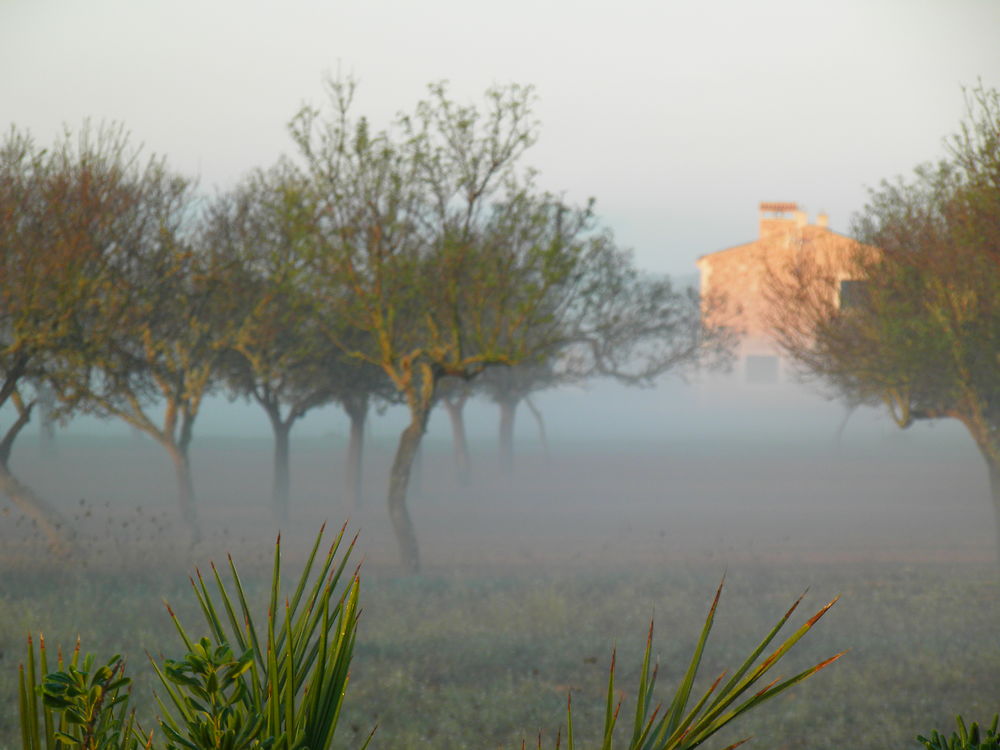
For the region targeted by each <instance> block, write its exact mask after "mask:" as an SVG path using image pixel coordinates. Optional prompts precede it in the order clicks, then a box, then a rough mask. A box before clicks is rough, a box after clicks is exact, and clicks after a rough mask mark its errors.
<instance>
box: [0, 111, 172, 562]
mask: <svg viewBox="0 0 1000 750" xmlns="http://www.w3.org/2000/svg"><path fill="white" fill-rule="evenodd" d="M175 188H177V183H176V182H174V180H173V178H171V177H170V176H168V175H167V174H166V172H165V171H164V169H163V167H162V163H161V162H160V161H159V160H157V159H156V158H155V157H150V158H148V159H143V158H141V154H140V152H139V150H138V149H135V148H133V147H132V146H131V145H130V144H129V139H128V135H127V133H126V132H125V131H124V130H123V129H122V128H121V127H118V126H101V127H97V128H93V127H91V126H89V125H85V126H84V127H83V128H81V129H80V131H79V132H78V133H77V134H76V135H74V134H73V133H71V132H70V131H68V130H67V131H66V132H65V133H64V134H63V136H62V137H61V138H60V139H59V140H58V141H57V142H56V144H55V145H54V147H53V148H52V149H50V150H41V149H39V148H37V147H36V146H35V144H34V143H33V141H32V140H31V139H30V137H29V136H28V135H26V134H24V133H21V132H19V131H17V130H14V129H12V130H11V131H10V133H9V135H8V136H7V138H6V139H5V141H4V143H3V145H2V147H0V251H2V253H0V372H2V385H0V407H2V406H4V405H6V404H11V405H13V407H14V408H15V411H16V413H17V418H16V420H15V421H14V423H13V424H12V425H11V426H10V427H9V428H8V429H7V431H6V433H5V434H4V435H3V438H2V440H0V480H2V483H3V486H4V491H5V492H6V493H7V494H8V495H9V496H10V497H11V499H12V500H13V501H14V502H15V504H17V505H18V507H19V508H21V509H22V511H24V512H25V513H26V514H27V515H29V516H30V517H31V518H32V519H33V520H34V521H35V522H36V523H37V524H39V526H40V527H41V529H42V530H43V532H44V533H45V534H46V535H47V536H48V538H49V540H50V542H51V543H52V544H53V546H55V547H57V548H59V549H63V550H65V549H66V548H67V547H68V544H69V540H70V537H71V535H72V532H71V530H70V529H69V527H68V526H67V525H65V524H64V523H63V521H62V519H61V518H60V517H59V515H58V514H57V513H56V512H55V511H54V510H53V509H52V508H51V507H50V506H48V505H47V504H46V503H44V502H43V501H42V500H41V499H40V498H38V497H37V496H35V495H34V493H32V492H31V490H30V489H29V488H28V487H26V486H25V485H23V484H22V483H21V482H19V481H18V480H17V479H16V478H15V477H14V476H13V475H12V474H11V473H10V468H9V459H10V451H11V448H12V446H13V443H14V440H15V439H16V437H17V435H18V433H19V432H20V431H21V430H22V429H23V428H24V426H25V425H26V424H27V423H28V421H29V419H30V417H31V413H32V410H33V408H34V407H35V405H36V403H37V401H38V398H39V393H40V392H42V391H44V392H46V393H48V394H51V399H52V401H53V411H52V413H51V416H52V417H54V418H59V417H66V416H68V415H69V414H71V413H73V412H74V411H76V410H79V409H81V408H83V407H84V406H85V405H86V398H87V395H88V394H87V389H86V388H85V387H83V386H82V384H81V381H80V374H81V373H82V372H86V371H87V370H88V368H89V367H91V366H92V365H93V363H94V362H95V361H96V359H97V357H98V352H99V351H101V350H102V348H103V347H104V346H105V345H106V344H107V343H108V336H109V335H110V334H111V332H112V331H115V330H116V329H117V327H118V326H119V325H120V319H119V318H118V317H107V318H105V317H103V316H105V315H106V314H107V312H108V311H107V310H106V309H105V308H104V307H103V306H102V300H103V299H105V298H106V296H107V292H108V290H109V289H111V288H113V287H114V281H113V280H112V277H113V274H112V269H111V263H112V256H114V255H116V254H118V253H125V252H131V251H134V250H135V249H136V248H137V247H138V246H139V245H142V244H143V243H144V242H146V241H148V240H149V238H150V237H157V236H159V235H160V233H161V232H162V231H163V230H164V227H163V226H162V225H161V224H160V223H159V219H160V218H161V217H162V216H163V213H162V211H161V209H162V208H163V207H164V205H165V203H164V202H165V201H166V202H169V201H170V200H171V198H172V197H173V196H174V194H175V192H176V190H175Z"/></svg>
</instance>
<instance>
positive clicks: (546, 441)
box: [524, 397, 549, 462]
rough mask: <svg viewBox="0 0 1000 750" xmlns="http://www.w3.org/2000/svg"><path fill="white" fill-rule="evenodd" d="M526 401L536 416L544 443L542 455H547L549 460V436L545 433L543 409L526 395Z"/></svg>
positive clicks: (539, 433) (546, 457)
mask: <svg viewBox="0 0 1000 750" xmlns="http://www.w3.org/2000/svg"><path fill="white" fill-rule="evenodd" d="M524 403H525V404H527V406H528V409H529V410H530V411H531V414H532V416H533V417H534V418H535V422H536V423H537V424H538V439H539V440H540V441H541V443H542V455H544V456H545V460H546V462H547V461H548V460H549V437H548V435H547V434H546V433H545V417H543V416H542V412H541V410H540V409H539V408H538V407H537V406H535V403H534V402H533V401H532V400H531V399H530V398H527V397H525V399H524Z"/></svg>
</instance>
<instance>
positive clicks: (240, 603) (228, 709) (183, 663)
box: [19, 529, 1000, 750]
mask: <svg viewBox="0 0 1000 750" xmlns="http://www.w3.org/2000/svg"><path fill="white" fill-rule="evenodd" d="M343 535H344V529H341V531H340V533H339V534H338V535H337V537H336V539H335V540H334V541H333V543H332V544H331V545H330V548H329V551H328V552H327V554H326V557H325V559H323V561H322V562H320V563H319V564H318V565H316V564H315V563H316V558H317V553H318V551H319V549H320V544H321V541H322V537H323V531H322V529H321V530H320V533H319V535H318V536H317V538H316V542H315V544H314V545H313V547H312V550H311V552H310V554H309V556H308V559H307V561H306V564H305V567H304V570H303V572H302V574H301V575H300V576H299V579H298V582H297V584H296V586H295V590H294V592H293V593H292V594H291V596H290V597H285V596H283V595H282V594H281V591H280V574H281V539H280V537H279V538H278V542H277V543H276V545H275V551H274V564H273V568H272V577H271V588H270V599H269V603H268V609H267V615H266V618H265V620H264V623H263V628H262V629H258V627H257V626H256V625H255V623H254V619H253V617H252V616H251V612H250V607H249V605H248V602H247V596H246V594H245V592H244V589H243V585H242V584H241V582H240V577H239V574H238V572H237V570H236V566H235V564H234V563H233V561H232V558H229V571H230V574H231V579H232V582H231V584H230V587H229V588H227V586H226V585H225V584H224V583H223V580H222V577H221V575H220V574H219V571H218V570H217V569H216V567H215V565H214V564H213V565H212V568H211V572H212V574H211V578H210V581H209V582H206V580H205V579H204V578H203V577H202V575H201V573H200V572H198V573H197V575H196V577H195V578H193V579H192V581H191V583H192V586H193V588H194V591H195V595H196V598H197V600H198V604H199V606H200V608H201V612H202V614H203V616H204V620H205V624H206V626H207V628H208V631H209V635H208V636H203V637H201V638H199V639H198V640H194V639H192V638H191V637H190V636H189V634H188V632H187V630H186V629H185V628H184V627H183V625H182V624H181V622H180V620H179V619H178V617H177V616H176V614H175V613H174V612H173V610H171V609H170V608H169V606H168V608H167V609H168V612H169V616H170V618H171V620H172V621H173V624H174V626H175V628H176V630H177V633H178V634H179V636H180V638H181V641H182V642H183V644H184V647H185V649H186V654H185V656H184V657H183V658H182V659H179V660H171V659H165V660H163V663H162V664H157V663H156V662H155V661H152V660H151V661H152V666H153V669H154V670H155V672H156V675H157V676H158V677H159V681H160V684H161V686H162V689H163V691H164V694H163V695H162V696H157V702H158V704H159V708H160V712H161V718H160V720H159V723H160V727H161V730H162V735H163V738H164V740H165V744H164V745H163V747H164V748H165V749H166V750H306V749H307V748H308V749H309V750H327V749H328V748H329V747H330V746H331V744H332V742H333V738H334V733H335V731H336V728H337V724H338V721H339V718H340V713H341V708H342V706H343V702H344V697H345V695H346V691H347V685H348V681H349V675H348V667H349V666H350V662H351V658H352V655H353V652H354V644H355V637H356V632H357V622H358V590H359V579H358V573H357V570H355V571H354V573H353V574H352V575H351V576H349V577H345V576H344V575H343V574H344V571H345V567H346V565H347V560H348V557H349V555H350V552H351V550H352V549H353V546H354V542H353V541H352V542H351V543H350V545H348V546H347V549H346V550H345V552H344V554H342V555H339V554H338V553H339V550H340V547H341V543H342V540H343ZM314 567H315V573H314V572H313V571H314ZM342 580H344V583H343V585H341V581H342ZM721 593H722V584H720V585H719V588H718V590H717V591H716V592H715V597H714V599H713V601H712V603H711V605H710V607H709V611H708V615H707V617H706V619H705V623H704V625H703V627H702V630H701V634H700V637H699V639H698V642H697V644H696V646H695V649H694V653H693V654H692V656H691V660H690V662H689V664H688V667H687V670H686V671H685V673H684V674H683V675H682V677H681V679H680V682H679V684H678V686H677V689H676V690H675V692H674V693H673V695H672V696H670V698H669V700H668V701H667V702H666V703H664V704H659V705H656V706H655V707H654V705H653V691H654V687H655V684H656V679H657V671H658V670H657V667H656V665H654V664H652V661H651V654H652V643H653V626H652V624H650V628H649V635H648V638H647V640H646V649H645V653H644V656H643V661H642V668H641V673H640V677H639V685H638V689H637V691H636V706H635V717H634V721H633V724H632V728H631V733H630V735H629V738H628V741H627V747H628V748H629V750H686V749H687V748H693V747H695V746H698V745H700V744H702V743H703V742H705V741H706V740H707V739H709V738H710V737H712V736H713V735H714V734H715V733H717V732H718V731H719V730H721V729H722V728H723V727H725V726H727V725H728V724H729V723H730V722H732V721H734V720H735V719H736V718H738V717H739V716H741V715H742V714H744V713H746V712H747V711H750V710H751V709H754V708H756V707H757V706H759V705H761V704H762V703H763V702H765V701H767V700H769V699H771V698H773V697H775V696H777V695H779V694H780V693H782V692H784V691H785V690H787V689H788V688H790V687H792V686H793V685H796V684H798V683H799V682H801V681H803V680H805V679H806V678H808V677H810V676H811V675H813V674H815V673H816V672H818V671H819V670H821V669H823V668H824V667H826V666H827V665H829V664H831V663H832V662H834V661H836V660H837V659H838V658H840V656H841V655H842V653H841V654H837V655H835V656H832V657H830V658H829V659H826V660H824V661H822V662H820V663H819V664H816V665H815V666H813V667H810V668H809V669H806V670H804V671H802V672H799V673H798V674H796V675H793V676H792V677H789V678H786V679H781V678H778V679H770V678H769V673H770V672H771V670H772V669H773V668H774V666H775V665H776V664H777V663H778V662H779V661H780V660H781V659H782V658H783V657H784V656H785V654H786V653H787V652H788V651H789V650H790V649H791V648H792V646H794V645H795V644H796V643H797V642H798V641H799V640H800V639H801V638H802V637H803V636H804V635H805V634H806V633H807V632H808V631H809V630H810V629H811V628H812V627H813V626H814V625H815V624H816V622H817V621H818V620H819V619H820V618H821V617H822V616H823V615H824V614H825V613H826V612H827V610H829V608H830V607H831V606H832V605H833V604H834V602H835V601H836V600H834V601H831V602H830V603H829V604H827V605H826V606H825V607H823V608H822V609H820V610H819V611H818V612H817V613H816V614H814V615H813V616H812V617H810V618H809V619H808V620H807V621H806V622H805V623H803V624H802V625H801V626H799V628H798V629H796V630H795V631H794V632H793V633H792V634H791V635H790V636H788V637H787V638H786V639H785V640H784V641H782V642H781V643H780V644H779V645H778V646H777V647H775V648H774V649H773V651H771V653H770V654H769V655H768V656H766V657H765V658H763V659H761V657H762V655H763V654H764V652H765V650H767V648H768V647H769V646H770V644H771V643H772V642H774V640H775V638H776V637H777V635H778V633H779V631H781V630H782V628H783V627H784V626H785V624H786V623H787V622H788V620H789V619H790V618H791V616H792V614H793V613H794V612H795V610H796V608H797V607H798V605H799V603H800V602H801V600H802V597H799V599H798V600H797V601H796V602H795V603H794V604H793V605H792V606H791V607H790V608H789V609H788V611H787V612H785V614H784V615H783V616H782V617H781V618H780V619H779V620H778V621H777V623H776V624H775V625H774V626H773V628H772V629H771V630H770V631H769V632H768V633H767V635H766V636H765V637H764V638H763V639H762V640H761V641H760V643H759V644H758V645H757V646H756V648H754V650H753V651H752V652H751V653H750V655H749V656H748V657H747V658H746V659H745V660H744V661H743V662H742V663H741V664H740V665H739V666H738V667H737V668H736V669H735V670H734V671H733V672H732V674H731V675H730V676H728V679H727V674H726V673H723V674H721V675H719V677H718V678H716V680H715V681H714V682H713V683H712V684H711V686H710V687H709V688H708V689H707V690H706V691H705V692H704V693H703V694H701V695H700V696H699V697H698V698H697V699H696V700H695V701H694V703H693V705H692V691H693V685H694V682H695V679H696V677H697V676H698V671H699V667H700V665H701V659H702V654H703V653H704V650H705V646H706V643H707V641H708V636H709V633H710V632H711V629H712V625H713V623H714V621H715V613H716V609H717V607H718V603H719V598H720V596H721ZM93 664H94V658H93V657H92V656H89V655H88V656H86V657H84V658H83V660H82V662H81V661H80V650H79V644H77V647H76V649H75V650H74V651H73V654H72V657H71V658H70V660H69V661H68V663H64V660H63V658H62V654H61V653H60V654H59V656H58V658H57V663H56V665H55V666H56V671H54V672H51V673H50V672H49V665H48V662H47V654H46V649H45V642H44V640H43V639H41V638H40V639H39V643H38V650H37V653H36V650H35V647H34V645H33V642H32V639H31V638H29V639H28V650H27V660H26V665H22V667H21V671H20V677H19V714H20V723H21V735H22V747H23V750H61V746H65V747H66V748H69V750H139V749H140V748H146V750H149V749H150V748H152V747H153V744H154V734H153V732H148V733H147V732H144V731H143V730H142V729H141V728H140V727H139V726H138V723H137V722H136V719H135V712H134V710H133V709H131V707H130V706H129V699H130V694H129V693H128V692H127V688H128V686H129V679H128V677H126V676H125V667H124V662H123V660H122V659H121V658H120V657H118V656H115V657H114V658H112V659H111V660H110V661H109V662H108V663H107V664H105V665H104V666H101V667H98V668H96V669H95V668H94V666H93ZM38 675H45V676H44V678H43V679H42V680H41V681H40V682H39V680H38ZM768 679H770V681H766V680H768ZM615 695H616V693H615V654H614V653H612V657H611V669H610V673H609V678H608V686H607V701H606V711H605V720H604V731H603V737H602V742H601V745H600V747H601V748H603V749H604V750H611V748H612V747H613V746H614V735H615V727H616V724H617V720H618V716H619V712H620V710H621V702H620V701H619V702H617V703H616V702H615ZM959 721H960V727H961V728H962V730H963V732H964V726H963V725H962V724H961V720H959ZM995 727H996V723H995V722H994V729H995ZM972 729H973V733H975V734H976V736H977V737H978V729H977V727H976V725H975V724H973V726H972ZM472 731H473V732H474V731H475V730H472ZM990 731H991V733H992V731H993V730H990ZM373 734H374V730H372V733H370V734H368V735H367V737H366V738H365V739H364V740H363V741H362V742H361V746H362V747H363V748H364V747H367V745H368V744H369V742H370V741H371V739H372V736H373ZM935 736H936V735H935ZM991 736H992V734H991ZM743 741H745V740H743ZM743 741H741V742H740V743H736V744H741V743H742V742H743ZM560 743H561V737H559V738H557V740H556V745H557V747H558V746H559V744H560ZM566 744H567V748H568V750H573V748H574V747H575V738H574V733H573V713H572V702H571V700H570V701H568V711H567V734H566ZM730 747H735V745H731V746H730ZM928 747H931V746H930V745H929V746H928ZM934 747H937V746H934ZM941 747H942V748H944V747H948V748H949V749H950V748H951V747H952V746H950V745H949V746H945V745H941ZM963 747H964V746H963ZM970 747H972V746H970ZM975 747H978V745H976V746H975ZM983 747H991V748H995V747H996V746H995V745H983ZM997 750H1000V748H998V749H997Z"/></svg>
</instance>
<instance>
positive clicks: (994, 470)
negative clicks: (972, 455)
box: [986, 456, 1000, 564]
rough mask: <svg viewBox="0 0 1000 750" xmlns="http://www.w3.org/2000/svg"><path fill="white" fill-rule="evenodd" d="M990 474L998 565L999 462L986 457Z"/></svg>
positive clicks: (999, 539) (999, 547)
mask: <svg viewBox="0 0 1000 750" xmlns="http://www.w3.org/2000/svg"><path fill="white" fill-rule="evenodd" d="M986 466H987V467H988V468H989V472H990V496H991V497H992V499H993V516H994V522H995V523H996V537H997V541H996V544H997V564H1000V461H996V460H993V459H991V458H990V457H988V456H987V457H986Z"/></svg>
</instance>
